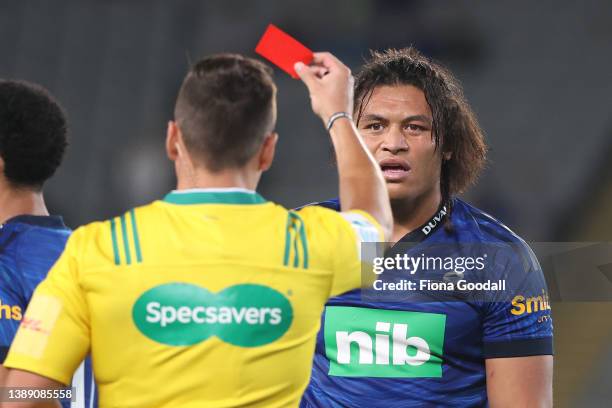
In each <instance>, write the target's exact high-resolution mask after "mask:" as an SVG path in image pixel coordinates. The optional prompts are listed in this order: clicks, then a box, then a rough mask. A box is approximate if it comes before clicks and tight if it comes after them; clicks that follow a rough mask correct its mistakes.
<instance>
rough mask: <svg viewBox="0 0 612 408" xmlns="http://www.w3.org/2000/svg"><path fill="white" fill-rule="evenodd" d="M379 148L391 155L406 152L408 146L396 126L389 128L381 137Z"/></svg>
mask: <svg viewBox="0 0 612 408" xmlns="http://www.w3.org/2000/svg"><path fill="white" fill-rule="evenodd" d="M381 148H382V149H383V150H384V151H388V152H390V153H393V154H397V153H398V152H402V151H408V149H409V146H408V142H407V140H406V137H405V135H404V134H403V133H402V131H401V129H400V128H399V127H398V126H391V127H390V128H389V131H388V132H386V134H385V135H384V137H383V142H382V145H381Z"/></svg>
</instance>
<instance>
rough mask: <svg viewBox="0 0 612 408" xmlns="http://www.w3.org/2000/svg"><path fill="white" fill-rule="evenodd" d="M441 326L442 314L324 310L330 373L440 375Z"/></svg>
mask: <svg viewBox="0 0 612 408" xmlns="http://www.w3.org/2000/svg"><path fill="white" fill-rule="evenodd" d="M445 323H446V316H445V315H441V314H432V313H418V312H404V311H397V310H379V309H368V308H359V307H337V306H329V307H327V308H326V314H325V348H326V352H327V357H328V358H329V360H330V372H329V374H330V375H336V376H346V377H441V376H442V355H443V354H442V353H443V350H442V347H443V345H444V330H445ZM417 334H418V335H417Z"/></svg>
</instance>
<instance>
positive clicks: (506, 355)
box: [301, 48, 553, 407]
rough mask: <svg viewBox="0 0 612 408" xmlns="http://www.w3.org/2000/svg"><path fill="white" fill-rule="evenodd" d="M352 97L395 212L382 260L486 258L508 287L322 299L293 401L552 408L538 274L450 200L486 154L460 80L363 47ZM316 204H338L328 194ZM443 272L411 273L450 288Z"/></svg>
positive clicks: (524, 249)
mask: <svg viewBox="0 0 612 408" xmlns="http://www.w3.org/2000/svg"><path fill="white" fill-rule="evenodd" d="M355 89H356V91H355V112H356V114H355V123H356V125H357V127H358V129H359V131H360V132H361V135H362V137H363V140H364V142H365V143H366V144H367V146H368V148H369V150H370V152H371V153H372V154H373V155H374V157H375V159H376V161H377V162H378V163H379V166H380V167H381V169H382V171H383V173H384V177H385V180H386V184H387V188H388V191H389V196H390V201H391V207H392V211H393V219H394V224H393V234H392V239H391V240H392V242H394V243H395V245H394V246H393V247H392V248H390V250H389V251H388V255H389V256H393V255H397V254H400V255H403V254H407V255H408V256H416V257H419V256H421V254H427V253H428V251H430V248H433V247H436V248H437V250H438V252H439V250H440V248H442V249H443V250H444V248H447V249H448V252H449V253H450V252H452V251H451V248H455V249H458V251H459V252H463V253H464V255H466V254H467V255H473V256H484V257H486V256H487V255H486V253H487V252H489V253H488V255H489V257H488V259H487V261H486V262H484V265H485V268H484V272H483V273H484V277H486V278H487V279H491V280H504V281H506V282H507V285H508V290H507V291H506V292H504V293H501V295H499V296H497V297H491V298H487V299H485V301H477V300H476V299H468V300H465V301H458V299H457V298H454V299H453V298H448V299H446V298H445V299H443V300H436V299H435V297H428V296H429V294H425V293H422V294H421V295H423V296H421V300H420V301H411V302H409V301H402V300H401V299H399V298H397V299H395V298H392V296H391V298H389V297H382V300H381V301H377V299H376V298H373V297H370V298H368V297H366V296H363V293H360V291H359V290H354V291H351V292H348V293H346V294H343V295H341V296H339V297H335V298H333V299H331V300H330V301H329V302H328V303H327V305H326V308H325V310H326V311H325V314H324V316H323V323H322V329H321V332H320V333H319V335H318V338H317V347H316V354H315V361H314V365H313V373H312V379H311V383H310V385H309V387H308V389H307V390H306V392H305V394H304V398H303V400H302V404H301V405H302V406H303V407H408V406H418V407H420V406H461V407H472V406H474V407H479V406H486V405H487V404H490V405H491V406H534V407H536V406H538V407H539V406H550V405H551V404H552V365H553V358H552V354H553V348H552V320H551V317H550V310H549V309H550V306H549V304H548V302H547V301H546V300H545V299H546V284H545V281H544V279H543V274H542V271H541V268H540V266H539V264H538V262H537V260H536V259H535V257H534V256H533V253H532V252H531V250H530V248H529V247H528V246H527V244H526V243H525V242H524V241H523V240H521V239H520V238H519V237H518V236H517V235H516V234H514V233H513V232H512V231H511V230H509V229H508V228H507V227H506V226H505V225H503V224H502V223H501V222H500V221H498V220H496V219H495V218H493V217H491V216H489V215H488V214H486V213H484V212H483V211H481V210H479V209H477V208H475V207H473V206H471V205H469V204H468V203H466V202H464V201H462V200H461V199H459V198H457V194H459V193H461V192H462V191H464V190H465V189H466V188H467V187H468V186H469V185H470V184H472V183H473V182H474V180H475V179H476V177H477V176H478V174H479V173H480V171H481V169H482V168H483V165H484V163H485V155H486V146H485V142H484V138H483V133H482V131H481V129H480V127H479V125H478V122H477V120H476V117H475V116H474V114H473V112H472V111H471V109H470V107H469V105H468V104H467V102H466V100H465V99H464V97H463V94H462V89H461V86H460V84H459V83H458V82H457V80H456V79H454V78H453V76H452V75H451V73H450V72H449V71H448V70H447V69H445V68H443V67H442V66H440V65H438V64H436V63H433V62H432V61H430V60H429V59H427V58H426V57H424V56H423V55H421V54H420V53H419V52H418V51H417V50H416V49H414V48H406V49H401V50H392V49H391V50H386V51H383V52H374V53H372V56H371V58H370V60H369V61H367V62H366V64H365V65H364V66H363V68H362V69H361V71H360V72H359V73H358V74H357V75H356V84H355ZM341 201H342V198H340V202H341ZM319 204H320V205H322V206H325V207H328V208H332V209H338V208H339V203H338V201H337V200H331V201H327V202H323V203H319ZM407 243H411V245H407ZM494 255H495V256H494ZM439 272H440V271H438V270H432V271H422V270H421V271H417V272H416V275H413V276H414V277H419V278H421V279H426V278H428V279H432V281H439V282H444V281H445V280H447V278H448V277H449V276H448V275H443V274H442V273H439ZM442 272H443V271H442ZM460 272H461V276H462V277H464V278H465V280H467V281H470V279H473V278H474V274H472V273H471V272H468V271H466V272H464V271H460ZM381 276H382V277H385V276H393V275H392V274H390V273H389V274H388V273H387V272H384V273H383V274H382V275H381ZM408 276H410V275H408ZM418 290H419V289H418V286H417V291H418ZM407 293H408V292H407ZM485 295H486V293H485ZM530 295H532V296H531V297H530ZM410 296H413V297H414V295H413V294H410ZM423 299H425V300H428V299H429V300H430V301H424V300H423ZM459 300H461V299H459ZM472 300H473V301H472ZM526 302H527V303H526Z"/></svg>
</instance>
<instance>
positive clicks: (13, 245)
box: [0, 215, 71, 272]
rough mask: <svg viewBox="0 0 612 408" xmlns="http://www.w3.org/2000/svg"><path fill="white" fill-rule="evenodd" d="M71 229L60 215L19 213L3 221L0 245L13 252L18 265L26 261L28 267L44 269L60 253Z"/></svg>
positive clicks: (5, 250) (4, 249)
mask: <svg viewBox="0 0 612 408" xmlns="http://www.w3.org/2000/svg"><path fill="white" fill-rule="evenodd" d="M70 233H71V230H70V228H68V227H67V226H66V225H65V224H64V221H63V219H62V218H61V217H59V216H31V215H22V216H18V217H15V218H13V219H11V220H9V221H8V222H7V223H5V224H3V226H2V235H3V236H4V238H3V240H2V244H0V246H2V248H3V252H5V253H9V254H12V255H13V257H14V261H15V265H16V267H17V268H19V267H21V266H22V264H27V265H26V266H27V269H29V270H31V269H32V267H34V268H35V269H38V268H40V267H42V269H46V266H45V265H47V264H53V263H54V262H55V260H56V259H57V258H58V257H59V255H60V254H61V253H62V251H63V250H64V247H65V245H66V241H67V240H68V237H69V236H70ZM45 272H46V270H45Z"/></svg>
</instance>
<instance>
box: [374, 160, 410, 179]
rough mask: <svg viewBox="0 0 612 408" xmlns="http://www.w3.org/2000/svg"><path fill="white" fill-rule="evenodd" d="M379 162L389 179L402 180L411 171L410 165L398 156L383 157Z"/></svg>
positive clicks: (386, 177)
mask: <svg viewBox="0 0 612 408" xmlns="http://www.w3.org/2000/svg"><path fill="white" fill-rule="evenodd" d="M378 164H379V165H380V169H381V170H382V172H383V175H384V177H385V180H387V181H401V180H403V179H404V178H405V177H406V176H408V172H409V171H410V165H409V164H408V163H407V162H406V161H405V160H402V159H398V158H390V159H383V160H381V161H380V162H379V163H378Z"/></svg>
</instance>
